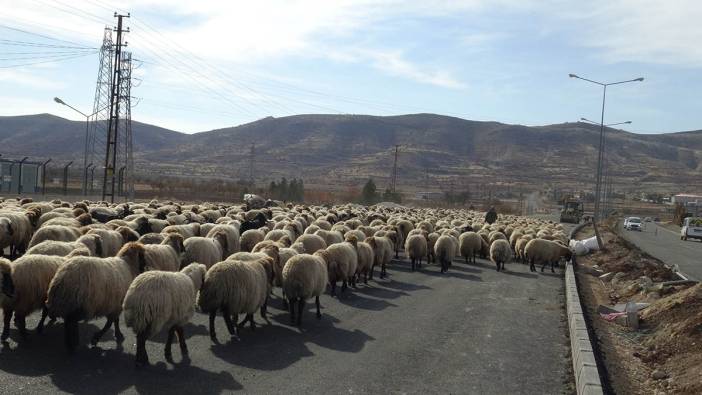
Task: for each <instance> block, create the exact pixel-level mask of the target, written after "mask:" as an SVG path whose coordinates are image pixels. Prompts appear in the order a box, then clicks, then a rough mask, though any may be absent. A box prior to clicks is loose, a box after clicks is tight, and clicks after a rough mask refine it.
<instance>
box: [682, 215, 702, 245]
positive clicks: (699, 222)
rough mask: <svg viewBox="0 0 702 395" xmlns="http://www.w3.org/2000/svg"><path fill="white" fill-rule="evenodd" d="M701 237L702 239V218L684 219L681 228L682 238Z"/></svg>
mask: <svg viewBox="0 0 702 395" xmlns="http://www.w3.org/2000/svg"><path fill="white" fill-rule="evenodd" d="M687 239H699V240H702V218H698V217H688V218H685V220H684V221H683V226H682V228H681V229H680V240H687Z"/></svg>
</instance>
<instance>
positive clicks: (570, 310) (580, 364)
mask: <svg viewBox="0 0 702 395" xmlns="http://www.w3.org/2000/svg"><path fill="white" fill-rule="evenodd" d="M586 225H587V224H580V225H578V226H576V227H575V228H573V229H572V230H571V232H570V238H571V239H573V238H574V236H575V234H576V233H578V232H579V231H580V230H581V229H582V228H583V227H585V226H586ZM572 262H573V263H575V257H573V260H572ZM573 263H570V262H568V263H566V272H565V288H566V312H567V314H568V331H569V332H570V350H571V356H572V358H573V374H574V376H575V388H576V392H577V394H578V395H584V394H587V395H596V394H603V393H604V392H603V389H602V380H601V379H600V373H599V371H598V370H597V361H596V360H595V353H594V351H593V348H592V342H591V341H590V334H589V333H588V330H587V323H586V322H585V316H584V314H583V309H582V305H581V304H580V294H579V293H578V284H577V282H576V281H575V272H574V270H573Z"/></svg>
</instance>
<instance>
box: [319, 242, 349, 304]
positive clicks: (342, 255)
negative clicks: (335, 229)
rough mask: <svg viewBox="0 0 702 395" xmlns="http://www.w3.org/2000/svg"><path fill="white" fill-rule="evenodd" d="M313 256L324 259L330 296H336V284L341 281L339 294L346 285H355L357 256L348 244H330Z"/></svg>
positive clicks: (344, 289)
mask: <svg viewBox="0 0 702 395" xmlns="http://www.w3.org/2000/svg"><path fill="white" fill-rule="evenodd" d="M314 254H315V255H317V256H319V257H321V258H322V259H324V262H325V263H326V265H327V272H328V273H329V276H328V277H329V284H330V285H331V295H332V296H335V295H336V283H337V282H338V281H341V282H342V283H341V292H344V291H346V288H347V285H348V284H349V283H351V285H353V286H355V285H356V282H355V281H356V280H355V277H356V268H357V267H358V254H357V253H356V249H355V248H354V247H353V245H352V244H351V243H349V242H342V243H336V244H332V245H330V246H329V247H327V248H326V249H325V250H319V251H317V252H315V253H314Z"/></svg>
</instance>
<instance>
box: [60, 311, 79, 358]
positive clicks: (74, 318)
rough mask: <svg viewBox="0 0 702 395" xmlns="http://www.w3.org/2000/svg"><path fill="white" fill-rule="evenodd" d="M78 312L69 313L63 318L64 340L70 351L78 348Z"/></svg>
mask: <svg viewBox="0 0 702 395" xmlns="http://www.w3.org/2000/svg"><path fill="white" fill-rule="evenodd" d="M78 318H79V314H78V313H72V314H69V315H68V316H67V317H66V319H65V320H64V324H63V325H64V327H65V338H64V340H65V342H66V347H67V348H68V351H69V352H70V353H73V352H75V351H76V348H78V341H79V339H80V333H79V332H78Z"/></svg>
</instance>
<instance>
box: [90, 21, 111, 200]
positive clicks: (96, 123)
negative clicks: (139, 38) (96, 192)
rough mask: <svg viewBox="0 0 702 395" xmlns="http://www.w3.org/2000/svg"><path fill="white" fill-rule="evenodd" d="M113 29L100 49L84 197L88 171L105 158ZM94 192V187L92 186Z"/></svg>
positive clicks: (105, 35) (105, 33) (104, 36)
mask: <svg viewBox="0 0 702 395" xmlns="http://www.w3.org/2000/svg"><path fill="white" fill-rule="evenodd" d="M113 52H114V48H113V45H112V29H111V28H109V27H106V28H105V32H104V35H103V40H102V46H101V47H100V64H99V68H98V78H97V84H96V86H95V101H94V103H93V112H92V114H93V120H92V122H91V123H90V125H89V128H88V133H87V135H86V137H85V153H84V155H83V171H82V172H83V195H86V194H87V193H88V171H89V170H90V169H89V168H90V167H93V169H94V168H95V167H97V166H98V165H99V164H100V163H101V162H102V161H103V160H104V159H103V158H104V157H105V146H106V142H107V124H108V120H109V119H110V90H111V88H112V54H113ZM90 189H91V190H92V185H91V186H90Z"/></svg>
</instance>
